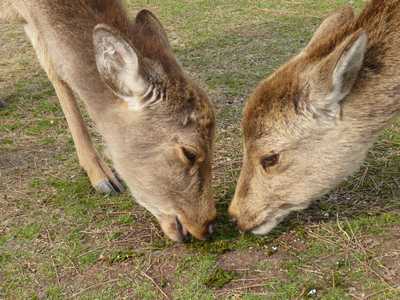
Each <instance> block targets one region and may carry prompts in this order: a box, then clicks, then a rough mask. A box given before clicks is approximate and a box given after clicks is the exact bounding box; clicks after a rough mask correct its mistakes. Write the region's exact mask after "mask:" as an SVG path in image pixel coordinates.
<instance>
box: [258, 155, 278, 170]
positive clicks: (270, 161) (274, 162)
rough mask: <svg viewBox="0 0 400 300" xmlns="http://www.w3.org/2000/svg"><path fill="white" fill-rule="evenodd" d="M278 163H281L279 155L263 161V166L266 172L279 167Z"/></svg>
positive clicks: (264, 158)
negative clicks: (276, 166)
mask: <svg viewBox="0 0 400 300" xmlns="http://www.w3.org/2000/svg"><path fill="white" fill-rule="evenodd" d="M278 162H279V154H271V155H267V156H264V157H263V158H262V159H261V165H262V166H263V168H264V169H265V170H266V169H268V168H271V167H273V166H275V165H277V164H278Z"/></svg>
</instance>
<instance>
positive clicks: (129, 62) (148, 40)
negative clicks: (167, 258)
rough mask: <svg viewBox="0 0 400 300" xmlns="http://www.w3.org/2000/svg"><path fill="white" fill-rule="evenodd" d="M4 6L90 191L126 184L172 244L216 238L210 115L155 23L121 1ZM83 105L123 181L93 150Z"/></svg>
mask: <svg viewBox="0 0 400 300" xmlns="http://www.w3.org/2000/svg"><path fill="white" fill-rule="evenodd" d="M1 2H2V3H1V4H0V6H1V7H0V8H1V15H2V17H1V18H2V20H7V21H8V22H18V23H22V24H23V26H24V30H25V33H26V35H27V37H28V39H29V41H30V42H31V44H32V46H33V48H34V50H35V52H36V55H37V57H38V60H39V62H40V65H41V67H42V68H43V69H44V70H45V72H46V74H47V76H48V78H49V80H50V82H51V83H52V85H53V87H54V90H55V92H56V95H57V96H58V99H59V102H60V105H61V107H62V110H63V112H64V115H65V118H66V120H67V123H68V126H69V129H70V132H71V134H72V137H73V140H74V143H75V148H76V152H77V156H78V159H79V163H80V165H81V167H82V168H83V169H84V170H85V171H86V173H87V175H88V177H89V179H90V182H91V184H92V186H93V187H94V188H95V189H96V190H97V191H99V192H101V193H117V192H122V191H123V190H124V185H123V183H122V181H121V180H120V179H119V177H120V178H122V180H123V181H124V182H125V183H126V185H127V187H128V188H129V190H130V192H131V194H132V195H133V197H134V198H135V200H136V201H137V202H138V203H139V204H140V205H141V206H143V207H144V208H146V209H147V210H148V211H149V212H150V213H152V215H154V216H155V218H156V219H157V220H158V222H159V224H160V227H161V229H162V230H163V232H164V233H165V235H166V236H167V237H169V238H170V239H172V240H173V241H177V242H182V241H185V240H187V238H188V237H190V236H193V237H195V238H197V239H200V240H203V239H206V238H207V237H208V236H210V234H211V233H212V230H213V228H212V223H213V222H214V219H215V218H216V209H215V203H214V199H213V195H212V190H211V177H212V174H211V166H212V156H213V141H214V131H215V113H214V107H213V104H212V102H211V101H210V100H209V98H208V96H207V94H206V93H205V91H203V89H202V88H200V86H199V85H198V84H197V83H196V82H194V80H192V79H191V78H190V77H189V76H188V75H187V74H186V73H185V72H184V70H183V68H182V66H181V65H180V63H179V62H178V60H177V58H176V57H175V55H174V52H173V50H172V47H171V45H170V42H169V40H168V37H167V34H166V30H165V29H164V27H163V26H162V24H161V22H160V21H159V20H158V19H157V17H156V16H155V15H154V14H153V13H152V12H150V11H148V10H142V11H140V12H138V14H137V16H136V18H135V19H134V20H130V19H129V18H128V16H127V11H126V8H125V7H124V5H123V3H122V2H121V1H118V0H79V1H69V0H12V1H11V0H2V1H1ZM77 99H81V100H82V101H83V103H84V105H85V108H86V110H87V111H88V113H89V115H90V117H91V119H92V120H93V122H94V123H95V125H96V128H97V130H98V131H99V133H100V134H101V136H102V137H103V139H104V142H105V145H106V147H107V152H108V153H109V156H110V160H111V162H112V164H113V167H114V169H115V171H116V174H118V176H117V175H116V174H115V173H114V172H113V170H112V169H111V168H110V167H109V166H108V165H107V164H106V163H105V162H104V161H103V160H102V158H101V157H100V156H99V154H98V152H96V149H95V147H94V145H93V143H92V142H91V139H90V136H89V133H88V130H87V127H86V125H85V123H84V120H83V118H82V116H81V113H80V110H79V107H78V104H77Z"/></svg>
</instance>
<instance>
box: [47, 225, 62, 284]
mask: <svg viewBox="0 0 400 300" xmlns="http://www.w3.org/2000/svg"><path fill="white" fill-rule="evenodd" d="M46 233H47V239H48V240H49V242H50V246H51V248H53V247H54V243H53V240H52V239H51V237H50V232H49V230H48V229H47V228H46ZM50 259H51V264H52V265H53V269H54V273H56V278H57V284H58V287H60V288H61V281H60V275H58V271H57V267H56V263H55V262H54V258H53V255H51V254H50Z"/></svg>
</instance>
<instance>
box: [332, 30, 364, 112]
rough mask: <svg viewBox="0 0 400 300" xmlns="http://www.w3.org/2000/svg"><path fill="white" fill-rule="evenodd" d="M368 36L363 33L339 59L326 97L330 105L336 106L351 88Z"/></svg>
mask: <svg viewBox="0 0 400 300" xmlns="http://www.w3.org/2000/svg"><path fill="white" fill-rule="evenodd" d="M367 44H368V36H367V34H366V33H365V32H364V33H362V34H361V35H360V37H359V38H358V39H357V40H356V41H355V42H354V44H353V45H352V46H351V48H350V49H349V50H347V51H346V52H345V53H344V54H343V55H342V57H341V58H340V59H339V61H338V63H337V65H336V68H335V70H334V72H333V76H332V86H333V89H332V91H331V93H330V94H329V95H328V97H327V102H328V103H329V104H330V105H337V104H338V103H339V102H340V101H342V100H343V99H344V98H345V97H346V96H347V95H348V94H349V93H350V92H351V89H352V88H353V85H354V83H355V82H356V80H357V77H358V74H359V72H360V70H361V67H362V65H363V62H364V56H365V52H366V50H367Z"/></svg>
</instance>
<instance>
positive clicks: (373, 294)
mask: <svg viewBox="0 0 400 300" xmlns="http://www.w3.org/2000/svg"><path fill="white" fill-rule="evenodd" d="M399 288H400V287H399ZM395 289H398V288H395ZM389 290H391V288H390V287H388V288H386V289H383V290H380V291H377V292H375V293H372V294H369V295H367V296H365V298H364V300H368V299H369V298H372V297H374V296H376V295H379V294H382V293H384V292H386V291H389Z"/></svg>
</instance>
